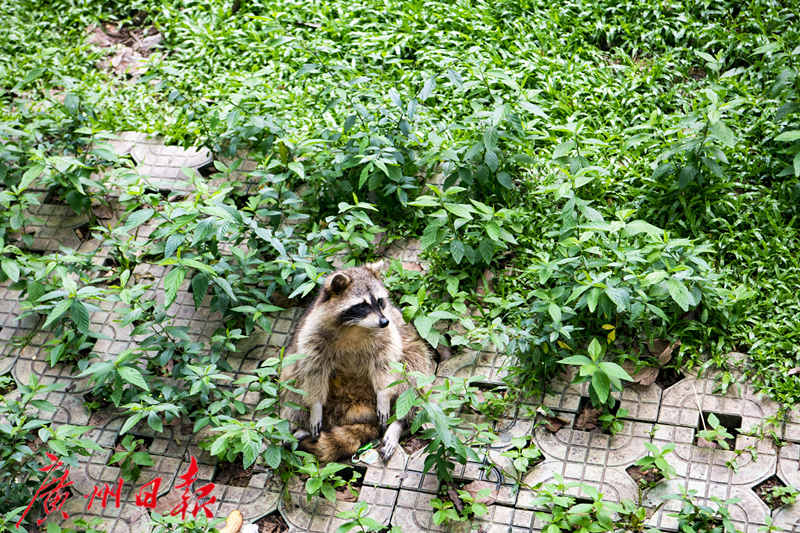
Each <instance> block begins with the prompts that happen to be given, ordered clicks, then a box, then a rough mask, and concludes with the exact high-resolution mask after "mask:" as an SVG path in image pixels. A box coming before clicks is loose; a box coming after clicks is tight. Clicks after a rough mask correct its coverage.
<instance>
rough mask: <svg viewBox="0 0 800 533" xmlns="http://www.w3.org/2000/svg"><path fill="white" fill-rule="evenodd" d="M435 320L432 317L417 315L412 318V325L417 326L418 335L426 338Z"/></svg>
mask: <svg viewBox="0 0 800 533" xmlns="http://www.w3.org/2000/svg"><path fill="white" fill-rule="evenodd" d="M435 322H436V319H434V318H431V317H427V316H418V317H416V318H415V319H414V326H415V327H416V328H417V332H418V333H419V335H420V337H422V338H423V339H427V338H428V335H429V334H430V332H431V328H432V327H433V324H434V323H435Z"/></svg>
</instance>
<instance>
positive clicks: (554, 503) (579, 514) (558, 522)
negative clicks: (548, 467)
mask: <svg viewBox="0 0 800 533" xmlns="http://www.w3.org/2000/svg"><path fill="white" fill-rule="evenodd" d="M555 479H556V481H555V482H554V483H551V484H546V485H543V486H541V487H540V488H539V490H538V491H537V495H536V498H535V499H534V502H533V503H534V505H536V506H537V507H539V506H541V507H542V508H544V509H545V511H536V516H537V518H538V519H539V520H540V521H541V522H542V525H544V526H545V528H544V531H545V533H558V532H559V531H580V530H583V531H614V530H615V529H616V527H617V526H616V517H615V515H616V513H618V512H620V510H621V509H622V507H621V506H620V505H619V504H616V503H612V502H607V501H603V499H602V496H601V494H600V493H599V492H598V491H597V490H596V489H594V488H592V487H590V486H588V485H584V484H581V483H565V482H564V480H563V478H561V476H559V475H558V474H556V476H555ZM574 487H580V489H581V491H582V492H583V493H584V494H586V495H587V496H588V497H589V499H591V502H589V503H577V502H576V499H575V497H573V496H568V495H566V491H567V490H568V489H571V488H574Z"/></svg>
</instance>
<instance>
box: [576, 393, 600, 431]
mask: <svg viewBox="0 0 800 533" xmlns="http://www.w3.org/2000/svg"><path fill="white" fill-rule="evenodd" d="M581 403H584V402H583V400H581ZM601 413H602V411H600V409H595V408H594V407H592V405H591V404H590V403H589V402H586V403H585V405H583V406H582V408H581V409H580V411H578V416H577V418H575V423H574V424H573V426H572V427H573V428H574V429H580V430H583V431H591V430H593V429H597V428H599V427H600V422H599V420H598V419H599V418H600V414H601Z"/></svg>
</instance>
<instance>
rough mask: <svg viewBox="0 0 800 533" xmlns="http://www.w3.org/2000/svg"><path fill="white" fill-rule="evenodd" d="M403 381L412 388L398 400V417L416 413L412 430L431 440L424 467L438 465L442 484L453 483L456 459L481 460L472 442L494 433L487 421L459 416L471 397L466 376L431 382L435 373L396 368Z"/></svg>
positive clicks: (490, 437)
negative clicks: (468, 393) (474, 421)
mask: <svg viewBox="0 0 800 533" xmlns="http://www.w3.org/2000/svg"><path fill="white" fill-rule="evenodd" d="M395 370H396V371H397V372H399V373H400V375H401V381H405V382H406V383H408V385H409V388H408V389H407V390H406V391H405V392H403V393H402V394H400V396H399V397H398V398H397V400H396V402H395V419H398V420H400V419H402V418H404V417H405V416H406V415H407V414H408V413H409V412H410V411H412V410H413V412H414V413H416V414H415V415H414V417H413V420H412V422H411V433H412V434H417V433H419V436H420V438H422V439H426V440H429V441H430V443H429V444H428V445H427V447H426V448H425V451H426V452H427V453H428V455H427V456H426V457H425V463H424V468H425V471H426V472H428V471H429V470H431V469H435V472H436V477H437V478H438V479H439V481H440V483H442V484H443V485H450V484H452V483H453V470H454V468H455V465H456V463H458V464H462V465H463V464H466V462H467V460H468V459H472V460H479V459H478V455H477V453H476V452H475V450H474V449H473V445H476V444H477V445H480V444H488V443H490V442H492V441H493V440H494V433H493V432H492V431H491V429H490V427H489V425H488V424H486V423H484V422H480V423H467V424H465V423H464V421H463V420H462V419H461V418H459V417H458V416H457V413H458V411H459V410H460V408H461V407H462V406H463V405H464V404H465V403H467V402H469V397H468V396H467V395H466V394H465V392H466V389H467V383H468V381H467V380H464V379H457V378H453V379H450V378H445V379H444V380H443V381H442V383H441V384H437V385H432V383H433V382H434V380H435V376H426V375H424V374H421V373H419V372H412V373H410V374H409V373H407V372H406V371H405V369H403V368H395Z"/></svg>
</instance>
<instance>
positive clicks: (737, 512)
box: [645, 478, 769, 533]
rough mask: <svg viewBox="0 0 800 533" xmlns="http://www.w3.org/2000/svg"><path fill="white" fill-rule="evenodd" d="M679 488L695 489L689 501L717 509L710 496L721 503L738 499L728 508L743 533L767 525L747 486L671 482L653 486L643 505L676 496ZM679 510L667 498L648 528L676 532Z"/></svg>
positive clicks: (762, 509)
mask: <svg viewBox="0 0 800 533" xmlns="http://www.w3.org/2000/svg"><path fill="white" fill-rule="evenodd" d="M681 488H684V489H687V490H696V491H697V493H696V494H695V495H693V496H692V501H693V502H694V503H695V504H699V505H708V506H710V507H712V508H717V505H716V504H715V503H714V502H713V501H712V500H711V497H712V496H713V497H717V498H721V499H723V500H728V499H738V501H737V502H735V503H731V504H730V505H728V511H729V512H730V515H731V520H732V522H733V523H734V525H735V526H736V528H737V529H739V530H740V531H742V532H743V533H756V532H758V531H759V529H760V528H761V527H762V526H763V525H764V524H765V523H766V517H767V516H769V509H768V508H767V506H766V505H765V504H764V502H762V501H761V500H760V499H759V498H758V496H756V495H755V493H754V492H753V491H752V490H750V489H749V488H747V487H743V486H736V485H715V486H711V485H707V484H704V483H702V482H697V481H693V480H687V479H678V478H676V479H672V480H669V481H665V482H662V483H659V484H658V485H656V486H655V487H654V488H653V489H652V490H650V492H649V493H648V495H647V498H646V500H645V505H646V506H655V505H657V504H658V503H660V502H661V501H662V500H663V499H664V498H666V497H668V496H670V495H673V494H679V493H680V491H681ZM680 508H681V502H680V501H679V500H676V499H669V500H668V501H667V502H666V504H664V505H663V506H662V507H661V508H660V509H659V510H658V511H656V512H655V513H654V514H653V515H652V516H651V517H650V518H649V519H648V521H647V523H648V524H649V525H650V526H653V527H658V528H661V529H671V530H675V529H677V525H678V522H677V519H676V518H675V517H673V516H670V515H672V514H675V513H676V512H677V511H679V510H680Z"/></svg>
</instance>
